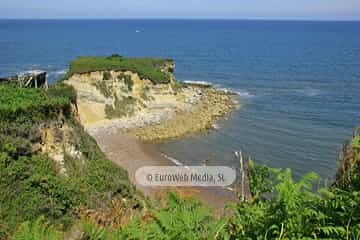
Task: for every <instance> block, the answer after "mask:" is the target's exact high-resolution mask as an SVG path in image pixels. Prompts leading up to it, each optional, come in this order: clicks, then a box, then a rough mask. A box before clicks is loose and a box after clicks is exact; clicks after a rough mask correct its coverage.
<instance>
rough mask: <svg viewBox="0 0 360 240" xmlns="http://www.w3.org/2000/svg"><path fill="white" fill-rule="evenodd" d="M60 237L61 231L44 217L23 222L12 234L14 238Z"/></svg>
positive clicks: (40, 238)
mask: <svg viewBox="0 0 360 240" xmlns="http://www.w3.org/2000/svg"><path fill="white" fill-rule="evenodd" d="M60 238H61V232H59V231H58V230H56V228H55V227H54V226H51V225H50V223H49V222H48V221H46V220H45V219H44V217H39V218H38V219H37V220H36V221H34V222H29V221H27V222H25V223H23V224H22V225H21V227H20V228H19V230H18V231H17V232H16V233H15V235H14V238H13V239H14V240H56V239H60Z"/></svg>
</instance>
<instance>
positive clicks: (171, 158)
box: [161, 153, 190, 169]
mask: <svg viewBox="0 0 360 240" xmlns="http://www.w3.org/2000/svg"><path fill="white" fill-rule="evenodd" d="M161 156H163V157H164V158H166V159H168V160H170V161H172V162H173V163H175V165H176V166H184V164H182V163H181V162H180V161H179V160H177V159H175V158H173V157H170V156H168V155H166V154H165V153H161ZM184 168H186V169H190V168H189V167H188V166H184Z"/></svg>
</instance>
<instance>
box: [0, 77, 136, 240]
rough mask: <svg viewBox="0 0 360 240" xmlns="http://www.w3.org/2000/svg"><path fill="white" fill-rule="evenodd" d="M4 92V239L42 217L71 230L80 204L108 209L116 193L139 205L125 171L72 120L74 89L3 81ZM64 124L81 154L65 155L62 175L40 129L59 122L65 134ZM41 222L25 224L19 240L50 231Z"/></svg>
mask: <svg viewBox="0 0 360 240" xmlns="http://www.w3.org/2000/svg"><path fill="white" fill-rule="evenodd" d="M0 91H1V95H0V115H1V117H0V239H3V238H5V237H6V236H7V235H8V234H10V233H12V232H13V231H14V230H15V229H16V228H17V227H18V226H19V224H20V223H22V222H26V221H28V222H33V221H36V220H37V219H38V218H39V216H44V217H45V218H46V219H47V220H48V221H49V222H50V223H51V225H56V226H62V227H61V228H63V229H67V228H68V227H69V226H71V224H72V223H73V221H74V219H76V216H75V214H74V210H75V209H76V208H78V207H80V206H85V207H87V208H102V207H106V205H107V204H109V203H110V202H111V199H112V197H114V196H117V195H119V196H121V197H123V198H127V199H129V202H130V203H131V204H130V206H134V207H136V208H138V207H140V204H139V201H138V200H137V199H136V198H137V197H136V196H137V193H136V192H135V190H134V187H133V186H132V185H131V184H130V182H129V180H128V176H127V172H126V171H125V170H124V169H122V168H120V167H118V166H116V165H115V164H113V163H112V162H110V161H109V160H108V159H107V158H106V157H105V155H104V154H103V153H102V152H101V150H100V149H99V147H98V146H97V144H96V142H95V140H94V139H93V138H91V137H90V136H89V135H88V134H87V133H86V132H85V131H84V129H83V127H82V126H80V125H79V123H77V122H76V121H75V120H74V118H73V112H72V106H71V104H74V103H75V102H76V94H75V91H74V89H73V88H72V87H70V86H67V85H65V84H62V83H57V84H55V85H52V86H51V87H50V88H49V89H48V90H45V89H32V88H19V87H15V86H13V85H10V84H9V85H8V84H4V85H0ZM63 125H66V126H67V127H68V128H70V129H71V130H69V131H70V132H69V134H70V135H71V141H72V142H73V144H74V146H75V148H76V150H78V151H79V152H81V157H80V158H73V157H71V156H67V155H66V156H65V168H66V174H60V173H59V169H58V166H57V165H56V163H55V161H54V160H52V159H50V158H49V157H48V156H47V155H46V154H44V153H41V151H40V149H39V147H38V146H39V144H40V143H41V139H42V133H41V128H42V127H50V126H58V128H57V129H55V130H56V132H58V134H62V133H61V131H62V130H61V126H63ZM59 147H60V148H61V147H62V146H59ZM37 225H39V222H35V223H34V224H32V223H26V224H25V225H24V227H23V228H22V229H23V230H22V233H19V234H18V235H17V236H19V237H18V238H16V239H21V236H22V235H21V234H28V233H29V232H32V231H35V230H36V231H37V230H39V231H44V232H46V231H47V230H46V229H44V230H41V229H39V228H38V227H36V226H37ZM49 231H51V232H52V230H49ZM49 234H50V233H49ZM35 235H36V236H38V235H37V234H35ZM25 239H37V238H36V237H29V238H25ZM45 239H50V237H49V238H45Z"/></svg>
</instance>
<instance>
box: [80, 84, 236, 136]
mask: <svg viewBox="0 0 360 240" xmlns="http://www.w3.org/2000/svg"><path fill="white" fill-rule="evenodd" d="M189 86H190V87H189ZM189 86H188V87H187V88H186V91H187V93H186V94H185V95H187V96H188V95H192V97H191V98H190V99H186V98H185V99H183V100H180V101H178V102H177V103H176V104H174V103H172V105H169V106H160V107H159V108H156V109H145V110H142V111H138V112H136V113H135V114H134V115H133V116H128V117H124V118H115V119H104V120H102V121H97V122H94V123H84V124H83V125H84V126H85V129H86V130H87V131H88V132H89V133H90V134H99V133H101V132H106V133H109V134H114V133H119V134H126V135H131V136H135V137H137V138H138V139H140V140H141V141H143V142H148V143H158V142H163V141H166V140H170V139H176V138H179V137H184V136H188V135H192V134H197V133H201V132H204V131H205V132H206V131H209V130H210V129H213V128H216V122H217V121H218V120H219V119H221V118H225V119H226V118H227V115H228V114H230V113H231V112H232V111H233V110H235V109H238V108H239V106H240V104H239V102H238V101H237V99H235V95H236V94H234V93H232V92H230V91H226V90H222V89H217V88H214V87H204V86H202V87H201V86H197V85H193V84H190V85H189ZM81 105H85V104H81ZM86 105H87V104H86ZM81 107H82V106H80V108H81ZM83 112H85V111H83ZM83 115H85V116H83V117H85V118H87V116H86V114H83ZM80 117H81V115H80Z"/></svg>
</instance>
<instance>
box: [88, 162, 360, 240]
mask: <svg viewBox="0 0 360 240" xmlns="http://www.w3.org/2000/svg"><path fill="white" fill-rule="evenodd" d="M253 167H254V168H259V169H256V170H255V171H256V172H263V173H264V172H268V173H269V175H268V174H267V173H266V174H265V175H268V176H272V177H271V178H270V180H269V178H264V175H262V176H261V177H260V179H252V181H253V182H254V183H255V182H256V183H261V181H260V180H261V179H266V182H268V183H269V184H270V185H269V186H267V187H266V188H264V186H257V189H264V190H265V189H266V190H265V192H262V193H261V194H258V195H257V197H256V198H254V199H253V200H252V201H250V202H241V201H239V202H238V203H236V204H232V205H230V206H229V208H230V209H232V214H231V215H230V216H222V217H220V218H214V217H213V215H212V213H211V210H210V209H209V208H208V207H206V206H205V205H203V204H202V203H200V202H199V201H197V200H196V199H186V200H185V199H181V198H180V197H179V196H178V195H176V194H174V193H170V194H169V196H168V200H167V204H166V206H164V207H162V208H160V209H158V208H153V209H150V210H149V211H148V213H147V214H146V216H147V217H145V218H144V217H143V216H137V217H134V218H133V219H132V220H131V221H130V222H129V223H128V224H126V225H123V226H120V227H117V228H112V227H101V226H99V225H97V224H95V223H92V222H86V224H85V225H84V226H83V229H82V230H83V231H84V233H85V236H84V239H90V240H112V239H139V240H140V239H189V240H190V239H264V240H265V239H334V240H335V239H359V237H360V192H359V189H357V190H356V191H355V190H354V191H347V190H343V189H339V188H331V189H319V190H317V191H314V187H313V183H314V181H315V180H316V179H317V175H316V174H314V173H309V174H307V175H305V176H304V177H303V178H302V179H301V180H300V181H298V182H296V181H294V180H293V178H292V175H291V171H290V170H289V169H285V170H280V169H277V170H275V171H274V169H266V167H265V166H258V165H253ZM261 185H263V183H261ZM259 193H260V192H259ZM140 229H141V230H140Z"/></svg>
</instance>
